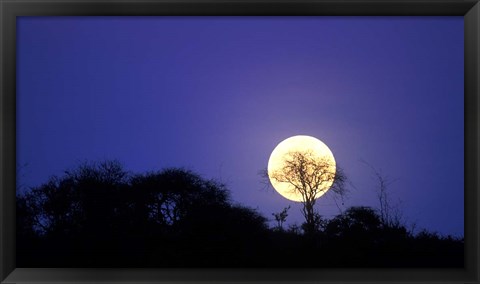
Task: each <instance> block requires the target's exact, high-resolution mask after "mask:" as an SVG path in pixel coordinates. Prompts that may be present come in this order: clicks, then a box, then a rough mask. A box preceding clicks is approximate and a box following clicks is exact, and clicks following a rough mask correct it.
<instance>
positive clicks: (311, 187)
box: [268, 151, 345, 234]
mask: <svg viewBox="0 0 480 284" xmlns="http://www.w3.org/2000/svg"><path fill="white" fill-rule="evenodd" d="M282 165H283V166H282V167H280V168H279V169H277V170H275V171H272V172H269V173H268V176H269V177H270V179H271V180H274V181H276V182H280V183H287V184H289V185H290V188H291V190H292V193H293V194H295V195H299V196H301V201H300V202H301V203H302V205H303V206H302V215H303V217H304V218H305V224H304V230H305V233H306V234H313V233H314V232H315V231H316V230H317V227H318V223H319V221H320V219H321V218H319V217H320V216H319V214H317V213H316V212H315V210H314V206H315V203H316V201H317V198H318V197H320V196H321V195H323V194H324V193H325V192H326V191H327V190H330V191H333V192H334V193H335V194H340V195H343V194H344V193H345V186H344V184H345V176H344V174H343V171H342V170H341V169H339V168H338V167H335V165H334V163H333V161H331V160H330V159H327V158H322V157H318V155H316V154H315V153H313V152H312V151H292V152H289V153H287V154H286V155H285V157H284V159H283V163H282Z"/></svg>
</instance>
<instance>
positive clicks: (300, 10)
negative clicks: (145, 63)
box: [0, 0, 480, 283]
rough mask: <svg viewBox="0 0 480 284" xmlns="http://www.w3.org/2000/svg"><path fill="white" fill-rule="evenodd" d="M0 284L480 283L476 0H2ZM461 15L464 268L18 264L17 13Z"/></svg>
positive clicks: (479, 29) (479, 7)
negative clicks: (463, 55)
mask: <svg viewBox="0 0 480 284" xmlns="http://www.w3.org/2000/svg"><path fill="white" fill-rule="evenodd" d="M0 15H1V16H0V17H1V21H0V62H1V69H0V70H1V71H0V74H1V76H0V137H1V139H0V204H1V205H0V283H40V282H45V283H50V282H60V283H63V282H66V283H71V282H76V283H92V282H103V283H120V282H122V283H138V282H149V283H160V282H161V283H169V282H176V283H195V282H200V281H202V282H203V281H208V282H213V281H215V282H229V283H235V282H237V283H240V282H247V281H248V282H258V283H260V282H263V283H269V282H270V283H275V282H280V281H287V282H304V283H319V282H323V283H345V282H357V283H369V282H373V281H375V282H379V281H380V282H396V283H418V282H422V283H425V282H451V283H460V282H461V283H478V281H479V279H480V277H479V276H480V274H479V269H478V265H479V263H478V260H479V248H480V245H479V244H480V241H479V209H478V205H479V204H480V199H479V194H478V185H479V176H478V164H479V163H478V161H479V155H480V151H479V149H480V147H479V144H478V137H479V129H478V127H479V119H480V116H479V109H480V104H479V102H480V100H479V91H480V83H479V80H480V79H479V78H480V73H479V66H480V4H479V0H463V1H459V0H407V1H401V0H393V1H389V0H370V1H365V0H337V1H334V0H300V1H294V0H258V1H255V0H243V1H242V0H224V1H222V0H177V1H176V0H139V1H135V0H110V1H109V0H100V1H93V0H37V1H34V0H17V1H15V0H0ZM114 15H115V16H125V15H130V16H152V15H169V16H177V15H178V16H180V15H182V16H188V15H203V16H214V15H222V16H240V15H251V16H274V15H279V16H287V15H290V16H314V15H328V16H335V15H344V16H360V15H365V16H375V15H377V16H380V15H381V16H407V15H409V16H445V15H451V16H463V17H464V36H465V39H464V40H465V41H464V45H465V50H464V51H465V63H464V65H465V67H464V68H465V79H464V80H465V81H464V83H465V85H464V86H465V101H464V103H465V105H464V108H465V239H466V241H465V268H464V269H291V270H289V269H241V268H238V269H142V268H137V269H81V268H78V269H63V268H62V269H55V268H47V269H39V268H16V267H15V243H16V241H15V188H16V187H15V184H16V181H15V180H16V178H15V175H16V172H15V169H16V150H15V149H16V143H15V140H16V127H15V122H16V99H15V94H16V17H17V16H114Z"/></svg>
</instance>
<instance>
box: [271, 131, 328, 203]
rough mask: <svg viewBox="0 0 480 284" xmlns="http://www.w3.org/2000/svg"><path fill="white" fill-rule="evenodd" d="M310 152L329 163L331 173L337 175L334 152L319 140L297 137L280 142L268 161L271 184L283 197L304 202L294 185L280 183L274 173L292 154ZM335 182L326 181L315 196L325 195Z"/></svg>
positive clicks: (302, 136) (304, 136)
mask: <svg viewBox="0 0 480 284" xmlns="http://www.w3.org/2000/svg"><path fill="white" fill-rule="evenodd" d="M296 151H299V152H306V151H308V152H310V153H312V155H314V156H315V158H318V159H323V160H325V161H328V164H329V168H330V169H329V171H331V172H333V174H335V172H336V164H335V158H334V157H333V154H332V151H330V149H329V148H328V147H327V145H325V143H323V142H322V141H320V140H318V139H317V138H314V137H311V136H307V135H297V136H292V137H290V138H287V139H285V140H283V141H282V142H280V143H279V144H278V145H277V147H275V149H274V150H273V151H272V154H271V155H270V159H269V160H268V176H269V179H270V182H271V183H272V185H273V188H275V190H276V191H277V192H278V193H280V194H281V195H282V196H283V197H285V198H287V199H290V200H292V201H302V196H301V194H300V193H298V192H296V191H295V189H294V187H293V185H291V184H289V183H287V182H279V181H277V180H275V179H274V178H272V173H275V172H276V171H279V170H281V169H282V168H283V167H284V165H285V157H286V156H287V155H288V154H289V153H292V152H296ZM332 184H333V180H331V181H326V182H324V183H323V184H322V186H321V188H320V191H321V192H320V193H319V194H317V195H316V196H315V198H318V197H320V196H322V195H323V194H325V192H327V191H328V189H329V188H330V187H331V186H332Z"/></svg>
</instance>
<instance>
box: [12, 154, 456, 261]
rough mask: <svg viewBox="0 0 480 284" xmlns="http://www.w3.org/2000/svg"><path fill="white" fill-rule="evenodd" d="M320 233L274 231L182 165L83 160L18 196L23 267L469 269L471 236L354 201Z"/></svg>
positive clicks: (19, 253) (19, 250)
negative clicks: (145, 167)
mask: <svg viewBox="0 0 480 284" xmlns="http://www.w3.org/2000/svg"><path fill="white" fill-rule="evenodd" d="M315 218H317V219H318V220H319V221H318V223H319V224H321V226H319V227H318V229H316V233H315V234H312V233H307V234H305V233H302V232H301V230H300V229H299V228H298V227H296V229H289V230H280V229H278V227H274V228H269V227H268V226H267V219H266V218H265V217H264V216H262V215H261V214H260V213H258V212H257V211H256V210H254V209H251V208H248V207H245V206H243V205H240V204H236V203H234V202H233V201H232V200H231V198H230V194H229V191H228V189H227V188H226V187H225V186H224V185H222V184H220V183H218V182H216V181H214V180H207V179H204V178H202V177H201V176H199V175H197V174H195V173H193V172H191V171H188V170H185V169H181V168H170V169H164V170H162V171H157V172H148V173H143V174H131V173H129V172H127V171H126V170H125V169H124V168H123V167H122V165H121V164H120V163H118V162H116V161H106V162H102V163H84V164H81V165H80V166H78V167H77V168H75V169H72V170H69V171H65V173H64V175H63V176H61V177H52V178H50V179H49V180H48V181H47V182H46V183H44V184H42V185H40V186H38V187H34V188H32V189H30V190H29V191H27V192H26V193H24V194H22V195H18V196H17V267H303V268H306V267H462V266H463V247H464V244H463V240H459V239H455V238H452V237H442V236H439V235H438V234H435V233H431V232H428V231H423V232H421V233H420V234H418V235H413V234H412V233H411V232H409V231H408V230H407V229H406V228H405V226H403V225H401V224H399V223H395V224H392V223H391V222H385V221H383V220H382V218H381V215H380V214H379V211H378V210H376V209H373V208H369V207H351V208H349V209H347V210H346V211H345V212H343V213H342V214H340V215H338V216H336V217H334V218H332V219H330V220H326V219H323V218H322V217H321V216H320V215H318V216H317V215H316V217H315Z"/></svg>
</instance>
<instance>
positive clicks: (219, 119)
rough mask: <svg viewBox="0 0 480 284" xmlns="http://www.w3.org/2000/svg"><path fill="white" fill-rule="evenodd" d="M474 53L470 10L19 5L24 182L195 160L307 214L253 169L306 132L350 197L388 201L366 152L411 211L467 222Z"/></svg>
mask: <svg viewBox="0 0 480 284" xmlns="http://www.w3.org/2000/svg"><path fill="white" fill-rule="evenodd" d="M463 61H464V58H463V17H19V18H17V164H18V167H19V174H18V180H19V181H18V184H19V186H21V188H22V190H24V189H25V188H28V187H29V186H38V185H40V184H42V183H44V182H46V181H47V180H48V178H49V177H50V176H52V175H60V176H61V175H62V174H63V172H64V170H66V169H70V168H73V167H75V166H77V165H78V164H79V163H81V162H83V161H102V160H106V159H117V160H119V161H120V162H122V163H123V164H124V166H125V168H126V169H128V170H130V171H131V172H133V173H142V172H146V171H151V170H161V169H163V168H165V167H185V168H187V169H190V170H192V171H194V172H197V173H199V174H201V175H202V176H203V177H205V178H208V179H209V178H213V179H216V180H219V181H221V182H224V183H225V184H226V185H227V187H228V188H229V189H230V190H231V192H232V199H233V200H235V201H236V202H239V203H241V204H244V205H247V206H250V207H252V208H258V210H259V211H260V212H261V213H263V214H264V215H265V216H266V217H269V218H271V217H272V216H271V213H273V212H279V211H281V210H282V209H283V208H284V207H286V206H288V205H289V204H290V205H292V209H290V212H289V213H290V215H289V217H288V218H287V223H288V224H292V223H295V222H297V223H298V224H300V223H301V222H302V217H301V214H300V204H299V203H294V202H292V201H289V200H287V199H284V198H283V197H281V196H280V195H279V194H278V193H276V192H275V191H274V190H273V189H272V188H270V189H265V188H264V185H263V184H262V178H261V176H260V175H259V174H258V173H259V171H261V170H262V169H265V168H266V167H267V162H268V158H269V156H270V153H271V151H272V150H273V149H274V148H275V146H276V145H277V144H278V143H279V142H281V141H282V140H284V139H286V138H288V137H290V136H294V135H299V134H304V135H311V136H314V137H316V138H318V139H320V140H322V141H323V142H324V143H326V144H327V145H328V146H329V148H330V149H331V150H332V152H333V154H334V156H335V159H336V161H337V163H338V165H339V166H341V167H342V168H343V169H344V171H345V173H346V175H347V177H348V179H349V189H350V192H349V194H348V196H347V197H346V198H345V200H344V205H343V206H342V204H341V201H340V203H339V206H340V209H345V208H347V207H349V206H354V205H362V206H374V207H377V206H378V199H377V198H376V186H377V183H376V180H375V177H374V175H373V172H372V170H371V169H370V168H369V166H367V165H366V164H365V163H364V162H363V161H365V162H367V163H368V164H370V165H371V166H373V167H375V168H376V169H377V170H378V171H380V172H381V173H382V174H383V175H384V176H385V177H387V178H388V179H389V180H391V181H392V183H391V184H390V186H389V192H390V195H391V199H392V201H391V202H392V204H397V205H398V206H399V209H400V210H401V211H402V212H403V216H404V220H405V222H406V223H407V224H413V223H416V228H417V230H419V229H422V228H426V229H428V230H430V231H436V232H439V233H441V234H451V235H454V236H463V229H464V223H463V219H464V218H463V211H464V206H463V199H464V192H463V190H464V177H463V175H464V166H463V165H464V164H463V163H464V158H463V157H464V107H463V104H464V100H463V91H464V87H463V77H464V73H463V68H464V65H463ZM317 210H318V211H319V213H320V214H322V215H323V216H325V217H327V218H331V217H332V216H334V215H336V214H338V213H339V208H337V206H336V205H335V202H334V200H333V199H332V196H331V195H330V196H329V194H326V195H325V196H323V197H322V198H321V199H320V201H319V202H318V204H317Z"/></svg>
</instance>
